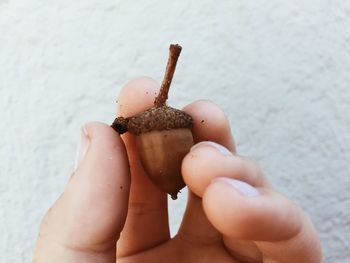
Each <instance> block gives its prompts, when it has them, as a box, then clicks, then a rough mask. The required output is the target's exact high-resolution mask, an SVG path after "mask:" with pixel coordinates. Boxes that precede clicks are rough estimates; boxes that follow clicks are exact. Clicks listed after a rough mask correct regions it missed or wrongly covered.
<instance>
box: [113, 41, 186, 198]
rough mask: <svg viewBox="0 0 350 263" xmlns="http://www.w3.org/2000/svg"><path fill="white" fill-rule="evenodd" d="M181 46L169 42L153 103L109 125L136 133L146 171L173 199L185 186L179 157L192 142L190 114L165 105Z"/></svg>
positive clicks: (117, 129)
mask: <svg viewBox="0 0 350 263" xmlns="http://www.w3.org/2000/svg"><path fill="white" fill-rule="evenodd" d="M181 49H182V48H181V46H180V45H177V44H176V45H170V48H169V58H168V63H167V66H166V70H165V75H164V79H163V82H162V85H161V88H160V91H159V94H158V96H157V97H156V98H155V100H154V106H153V107H152V108H150V109H148V110H146V111H144V112H141V113H138V114H136V115H134V116H131V117H128V118H123V117H118V118H116V119H115V120H114V122H113V124H112V125H111V127H112V128H113V129H114V130H116V131H117V132H118V133H119V134H123V133H125V132H130V133H131V134H133V135H135V137H136V147H137V151H138V154H139V158H140V161H141V164H142V166H143V168H144V170H145V171H146V174H147V175H148V177H149V178H150V179H151V181H152V182H153V183H154V184H155V185H156V186H157V187H158V188H159V189H161V190H162V191H163V192H166V193H168V194H170V196H171V198H172V199H174V200H175V199H177V194H178V192H179V191H180V190H181V189H182V188H183V187H184V186H185V183H184V181H183V179H182V176H181V162H182V159H183V158H184V157H185V155H186V154H187V153H188V152H189V151H190V148H191V147H192V145H193V136H192V133H191V127H192V117H191V116H190V115H189V114H187V113H186V112H184V111H182V110H178V109H175V108H172V107H169V106H167V105H166V101H167V99H168V92H169V88H170V85H171V81H172V78H173V75H174V72H175V68H176V63H177V60H178V58H179V56H180V53H181Z"/></svg>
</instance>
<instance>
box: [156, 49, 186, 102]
mask: <svg viewBox="0 0 350 263" xmlns="http://www.w3.org/2000/svg"><path fill="white" fill-rule="evenodd" d="M181 49H182V47H181V46H180V45H178V44H172V45H170V47H169V57H168V63H167V65H166V70H165V74H164V78H163V82H162V85H161V87H160V91H159V94H158V96H157V97H156V99H155V100H154V106H155V107H157V108H159V107H162V106H165V102H166V101H167V99H168V92H169V88H170V85H171V81H172V79H173V76H174V72H175V68H176V63H177V60H178V58H179V56H180V53H181Z"/></svg>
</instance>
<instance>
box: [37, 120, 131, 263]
mask: <svg viewBox="0 0 350 263" xmlns="http://www.w3.org/2000/svg"><path fill="white" fill-rule="evenodd" d="M129 187H130V174H129V164H128V159H127V155H126V150H125V147H124V144H123V142H122V140H121V138H120V137H119V135H118V134H117V133H116V132H115V131H114V130H113V129H112V128H110V127H109V126H108V125H105V124H102V123H89V124H87V125H85V126H84V127H83V129H82V133H81V144H80V147H79V149H78V164H77V168H76V171H75V173H74V174H73V176H72V177H71V179H70V181H69V183H68V185H67V186H66V189H65V191H64V193H63V194H62V195H61V197H60V198H59V199H58V200H57V201H56V203H55V204H54V205H53V207H52V208H51V209H50V210H49V211H48V212H47V214H46V215H45V217H44V219H43V221H42V224H41V227H40V233H39V237H38V240H37V244H36V249H35V253H34V262H115V258H116V241H117V240H118V238H119V234H120V231H121V230H122V228H123V226H124V222H125V218H126V214H127V207H128V197H129Z"/></svg>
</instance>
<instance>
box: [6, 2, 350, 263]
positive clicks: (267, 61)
mask: <svg viewBox="0 0 350 263" xmlns="http://www.w3.org/2000/svg"><path fill="white" fill-rule="evenodd" d="M170 43H180V44H181V45H182V46H183V53H182V55H181V58H180V62H179V65H178V70H177V72H176V75H175V80H174V83H173V86H172V90H171V94H170V104H171V105H173V106H176V107H182V106H184V105H186V104H187V103H190V102H191V101H193V100H196V99H210V100H212V101H214V102H215V103H217V104H218V105H220V106H221V107H222V109H223V110H224V111H225V112H226V113H227V115H228V116H229V119H230V122H231V125H232V130H233V133H234V135H235V138H236V142H237V145H238V150H239V152H240V153H241V154H243V155H248V156H251V157H253V158H255V159H256V160H258V161H259V162H260V164H261V166H262V167H263V168H264V170H265V172H266V174H267V176H268V177H269V178H270V180H271V181H272V183H273V185H274V186H275V187H276V188H277V189H278V190H280V191H282V192H284V193H285V194H286V195H287V196H289V197H290V198H292V199H293V200H295V201H296V202H297V203H298V204H299V205H300V206H301V207H303V208H304V209H305V210H306V211H307V213H308V214H309V215H310V216H311V218H312V220H313V222H314V223H315V224H316V226H317V228H318V230H319V233H320V236H321V239H322V245H323V249H324V254H325V258H326V262H337V263H345V262H349V260H350V252H349V244H350V191H349V187H350V161H349V160H350V87H349V85H350V84H349V83H350V2H349V1H347V0H332V1H330V0H305V1H279V0H269V1H259V0H254V1H253V0H245V1H238V0H236V1H229V0H225V1H224V0H222V1H214V0H212V1H210V0H201V1H199V0H197V1H196V0H192V1H191V0H186V1H185V0H183V1H164V0H163V1H156V0H151V1H148V0H145V1H116V0H103V1H97V0H75V1H71V0H60V1H47V0H0V117H1V119H0V120H1V121H0V132H1V133H0V135H1V136H0V261H1V262H25V261H29V260H30V257H31V253H32V252H31V251H32V249H33V244H34V240H35V238H36V235H37V229H38V224H39V222H40V218H41V217H42V215H43V214H44V212H45V211H46V210H47V209H48V208H49V206H50V205H51V204H52V203H53V201H54V200H55V199H56V198H57V197H58V196H59V194H60V193H61V191H62V190H63V188H64V185H65V183H66V182H67V179H68V178H69V176H70V174H71V172H72V168H73V164H74V156H75V147H76V145H77V141H78V136H79V128H80V126H81V125H82V124H84V123H85V122H86V121H90V120H99V121H103V122H107V123H110V122H111V121H112V120H113V118H114V116H115V113H114V111H115V100H116V94H117V93H118V92H119V90H120V88H121V86H122V85H123V84H124V83H125V82H127V81H128V80H129V79H132V78H134V77H136V76H139V75H148V76H151V77H153V78H155V79H156V80H158V81H160V80H161V78H162V75H163V71H164V67H165V62H166V58H167V48H168V45H169V44H170ZM185 199H186V195H185V194H184V195H182V197H181V198H180V201H176V202H173V201H171V223H172V233H174V232H176V228H177V226H178V224H179V222H180V219H181V216H182V212H183V206H184V203H185Z"/></svg>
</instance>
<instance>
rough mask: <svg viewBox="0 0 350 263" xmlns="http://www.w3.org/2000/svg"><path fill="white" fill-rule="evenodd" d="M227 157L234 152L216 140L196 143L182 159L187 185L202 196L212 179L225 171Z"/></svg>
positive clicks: (183, 173)
mask: <svg viewBox="0 0 350 263" xmlns="http://www.w3.org/2000/svg"><path fill="white" fill-rule="evenodd" d="M215 145H217V146H215ZM223 152H225V153H223ZM225 156H226V157H225ZM227 157H229V158H230V157H233V155H232V153H230V152H229V151H228V149H226V148H225V147H223V146H220V148H219V145H218V144H216V143H214V142H200V143H198V144H196V145H194V146H193V147H192V149H191V151H190V152H189V153H188V154H187V155H186V156H185V158H184V159H183V161H182V166H181V172H182V176H183V179H184V181H185V183H186V185H187V186H188V187H189V188H190V189H191V191H192V192H193V193H195V194H196V195H197V196H199V197H201V196H202V195H203V192H204V191H205V189H206V187H207V186H208V185H209V184H210V182H211V180H213V178H215V177H216V176H219V175H220V174H221V175H222V173H225V172H224V171H223V170H224V169H226V166H225V165H224V163H225V162H226V160H225V159H226V158H227ZM229 172H230V171H229Z"/></svg>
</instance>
